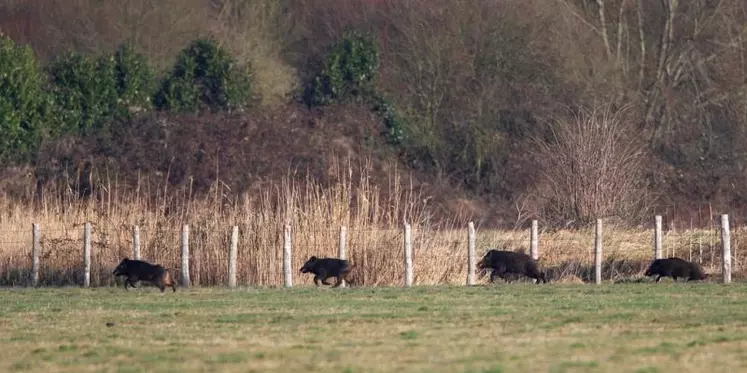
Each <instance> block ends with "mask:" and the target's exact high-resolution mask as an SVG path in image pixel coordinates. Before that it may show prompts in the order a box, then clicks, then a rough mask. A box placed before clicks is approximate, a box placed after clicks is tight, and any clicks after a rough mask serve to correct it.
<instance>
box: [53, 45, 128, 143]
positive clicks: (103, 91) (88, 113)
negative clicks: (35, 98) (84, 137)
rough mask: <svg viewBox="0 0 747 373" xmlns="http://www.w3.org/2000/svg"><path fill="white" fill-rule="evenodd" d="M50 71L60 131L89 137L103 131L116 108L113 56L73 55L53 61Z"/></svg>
mask: <svg viewBox="0 0 747 373" xmlns="http://www.w3.org/2000/svg"><path fill="white" fill-rule="evenodd" d="M48 70H49V75H50V77H51V80H52V83H53V86H52V96H53V98H54V103H55V108H54V110H55V118H56V120H57V126H58V128H57V130H58V132H59V133H66V132H75V131H77V132H79V133H81V134H86V133H91V132H92V131H94V130H100V129H102V128H103V127H104V126H105V124H106V121H107V120H108V119H110V118H111V117H112V115H113V113H114V110H115V109H116V105H117V74H116V63H115V62H114V57H113V56H105V57H99V58H94V57H89V56H85V55H82V54H79V53H70V54H69V55H67V56H65V57H63V58H60V59H58V60H56V61H54V62H53V63H52V64H51V65H50V66H49V68H48Z"/></svg>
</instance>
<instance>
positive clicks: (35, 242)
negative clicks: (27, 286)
mask: <svg viewBox="0 0 747 373" xmlns="http://www.w3.org/2000/svg"><path fill="white" fill-rule="evenodd" d="M31 227H32V241H31V242H32V243H31V245H32V246H31V285H32V286H38V285H39V254H40V253H39V252H40V251H41V245H39V224H36V223H34V224H33V225H32V226H31Z"/></svg>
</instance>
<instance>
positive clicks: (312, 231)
mask: <svg viewBox="0 0 747 373" xmlns="http://www.w3.org/2000/svg"><path fill="white" fill-rule="evenodd" d="M366 167H367V165H361V166H360V175H361V176H360V178H359V179H357V180H353V179H352V176H351V175H353V172H352V171H353V166H352V165H350V164H348V165H347V166H345V167H342V166H340V165H338V166H337V167H336V168H335V169H334V170H332V171H333V173H334V174H335V175H337V180H338V181H337V182H335V183H333V184H332V185H329V186H327V187H323V186H322V185H320V184H318V183H316V182H313V181H311V180H304V181H300V182H299V181H295V182H294V181H291V180H290V179H288V181H287V182H284V183H282V185H276V186H275V187H273V188H267V189H266V190H264V191H263V192H262V193H258V194H254V195H244V196H241V197H240V198H236V199H233V198H231V197H228V195H229V193H230V191H228V190H225V187H223V184H222V183H220V182H216V183H215V186H214V188H213V190H211V191H210V193H208V194H207V195H204V196H201V197H190V194H191V193H190V191H189V190H188V187H186V188H185V190H169V189H168V188H162V189H161V190H160V191H159V192H158V193H155V194H156V195H157V197H156V198H146V197H145V196H146V195H151V194H152V193H151V192H150V191H149V190H148V189H149V188H156V187H155V186H154V185H155V184H151V183H150V182H148V181H145V180H144V181H142V182H141V183H140V184H139V185H137V186H134V187H132V188H127V187H124V186H119V185H117V183H116V182H115V183H114V185H111V184H112V183H107V185H103V186H101V187H100V188H99V189H98V190H97V192H96V195H95V197H94V198H91V199H89V200H87V201H77V200H75V199H73V198H70V197H69V195H68V196H66V197H64V198H55V197H50V196H53V195H55V193H51V192H47V193H45V197H44V198H43V199H42V200H41V201H40V202H38V203H37V204H35V205H34V204H32V203H30V202H28V201H21V202H19V201H14V200H11V199H9V198H3V199H0V209H2V211H4V212H5V213H4V214H2V215H1V216H0V227H2V228H0V230H1V231H2V236H3V238H2V240H1V241H0V242H2V245H1V246H0V283H2V284H6V285H7V284H25V283H27V281H28V275H29V271H30V268H31V245H32V224H33V223H37V224H39V227H40V232H41V239H40V242H41V247H42V255H41V278H40V280H41V283H42V284H48V285H53V284H57V285H65V284H80V283H82V263H83V256H82V248H83V240H82V237H83V224H84V223H85V222H86V221H90V222H91V223H92V225H93V233H92V248H93V250H92V268H91V284H92V285H93V286H102V285H111V284H114V281H115V279H113V278H112V276H111V271H112V270H113V268H114V267H115V266H116V265H117V264H118V263H119V261H120V260H121V259H122V258H123V257H125V256H130V257H132V227H133V225H138V226H139V227H140V242H141V253H142V258H143V259H145V260H147V261H149V262H155V263H160V264H163V265H165V266H167V267H169V268H178V267H179V265H180V263H181V260H180V246H179V242H180V232H181V227H182V225H183V224H188V225H189V227H190V237H189V243H190V260H191V261H190V268H189V271H190V278H191V281H192V284H193V285H198V286H211V285H222V284H225V283H226V281H227V272H228V270H227V269H228V265H227V262H228V245H229V237H230V232H231V229H232V226H233V225H237V226H238V227H239V231H240V237H239V252H238V263H237V267H238V282H239V284H240V285H251V286H268V285H269V286H273V285H280V284H282V279H283V276H282V246H283V238H282V237H283V225H284V224H285V222H289V223H290V224H291V227H292V247H293V254H292V268H293V282H294V284H310V283H311V276H302V275H301V274H300V273H299V272H298V268H300V267H301V266H302V264H303V263H304V262H305V260H306V259H307V258H308V257H309V256H311V255H316V256H337V254H338V242H339V230H340V227H341V226H346V227H347V229H348V232H347V252H348V258H350V259H351V260H352V262H353V263H354V264H355V265H356V267H357V269H356V272H355V273H354V276H355V282H357V283H359V284H362V285H366V286H384V285H395V286H398V285H401V284H402V283H403V277H404V276H403V272H404V259H403V249H402V246H403V245H402V242H403V232H402V224H403V222H405V221H408V222H411V224H412V228H413V229H412V244H413V265H414V282H415V284H416V285H424V284H462V283H464V282H465V281H466V272H467V229H466V225H467V219H462V218H455V219H453V220H451V221H446V222H443V221H441V222H438V223H436V222H434V221H433V220H432V219H431V217H430V215H429V213H430V211H431V210H430V206H429V205H428V198H427V196H424V195H423V193H422V192H421V191H419V190H415V189H413V188H411V187H410V185H409V184H408V182H407V181H406V180H405V179H403V178H402V176H401V175H400V174H399V173H397V172H396V171H394V172H393V173H392V175H391V177H390V180H389V181H388V183H387V184H386V185H373V184H372V183H370V181H369V178H368V175H367V173H366ZM540 226H541V224H540ZM742 235H743V232H742V231H733V232H732V246H733V247H732V252H733V255H734V256H735V260H736V261H735V266H736V267H738V268H739V267H741V264H742V263H743V262H744V260H743V259H744V257H745V255H744V254H743V251H742V250H741V249H740V243H741V241H742V240H741V237H742ZM652 238H653V232H652V231H651V230H645V229H641V230H625V229H617V228H615V227H614V226H606V227H605V237H604V258H605V268H604V273H603V276H604V279H605V280H617V279H621V278H625V277H630V276H637V275H641V274H642V272H643V271H644V270H645V266H646V265H647V264H648V261H649V260H650V259H651V257H652V256H653V254H652V241H653V239H652ZM593 241H594V237H593V231H592V230H590V229H582V230H574V231H570V230H560V231H547V232H544V231H541V232H540V263H541V265H542V266H543V267H544V268H545V269H546V270H547V271H548V273H549V275H550V277H551V278H552V279H558V280H562V279H563V278H568V277H569V276H575V277H578V278H581V279H584V280H587V281H588V280H589V279H590V276H593V269H592V267H591V265H592V263H593V257H594V255H593ZM528 244H529V230H528V229H527V230H500V229H492V228H489V227H488V228H481V227H480V225H479V223H478V224H477V247H476V255H477V256H478V258H477V259H476V260H479V257H480V256H482V254H483V253H484V252H485V251H486V250H487V249H488V248H496V247H505V248H508V249H510V250H525V251H526V250H527V248H528ZM664 249H665V253H664V254H665V256H669V255H677V256H680V257H682V258H685V259H691V260H695V261H701V262H702V263H703V265H704V267H705V268H706V271H710V272H719V271H720V269H719V268H720V257H719V255H720V241H719V237H718V232H717V231H715V230H707V229H706V230H703V229H700V230H685V231H677V232H666V233H665V238H664ZM736 277H739V275H737V276H736ZM484 280H485V279H482V281H484ZM566 280H567V281H574V280H573V279H572V278H570V280H568V279H566Z"/></svg>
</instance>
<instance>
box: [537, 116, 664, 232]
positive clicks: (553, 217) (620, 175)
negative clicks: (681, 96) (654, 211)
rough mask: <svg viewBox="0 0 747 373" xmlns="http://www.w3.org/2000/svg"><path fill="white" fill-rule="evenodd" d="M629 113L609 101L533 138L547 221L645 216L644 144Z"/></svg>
mask: <svg viewBox="0 0 747 373" xmlns="http://www.w3.org/2000/svg"><path fill="white" fill-rule="evenodd" d="M628 112H629V107H624V108H623V109H620V110H618V111H612V110H611V108H610V105H605V106H604V107H602V108H593V109H591V110H585V109H581V110H579V111H578V112H576V113H573V115H572V116H571V117H570V119H565V118H564V119H560V120H558V121H557V123H554V125H552V124H551V125H550V132H551V133H550V136H549V138H545V137H544V136H541V137H536V138H535V139H534V144H535V146H536V147H535V149H534V154H535V155H536V157H537V168H538V172H539V180H538V181H539V183H540V184H539V187H538V189H539V197H541V198H542V199H543V200H544V201H545V203H544V205H543V206H541V207H542V210H544V211H545V215H546V216H544V217H543V219H544V220H545V221H548V222H550V223H551V224H564V225H573V226H583V225H585V224H589V223H592V222H593V221H594V220H595V219H597V218H608V217H618V218H621V219H622V220H623V221H627V222H637V221H640V218H641V217H643V216H646V214H647V213H648V212H647V211H646V209H647V208H649V207H650V206H649V201H648V200H647V198H646V195H645V191H646V189H647V188H646V185H645V184H646V180H645V177H644V174H643V162H644V160H645V147H644V146H645V145H644V144H645V143H643V142H642V141H640V138H638V136H637V135H638V133H637V132H636V126H635V120H632V119H631V118H630V117H628V116H627V114H628ZM569 222H570V224H569Z"/></svg>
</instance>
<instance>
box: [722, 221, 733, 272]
mask: <svg viewBox="0 0 747 373" xmlns="http://www.w3.org/2000/svg"><path fill="white" fill-rule="evenodd" d="M721 245H722V247H723V250H722V254H723V255H722V257H721V275H722V277H723V281H724V284H728V283H731V232H730V231H729V215H728V214H723V215H721Z"/></svg>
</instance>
